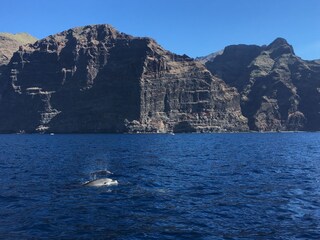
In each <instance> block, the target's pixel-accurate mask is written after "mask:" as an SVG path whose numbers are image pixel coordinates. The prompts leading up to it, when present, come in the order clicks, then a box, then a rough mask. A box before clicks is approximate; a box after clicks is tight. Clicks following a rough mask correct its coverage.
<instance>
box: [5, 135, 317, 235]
mask: <svg viewBox="0 0 320 240" xmlns="http://www.w3.org/2000/svg"><path fill="white" fill-rule="evenodd" d="M319 146H320V133H272V134H271V133H270V134H259V133H240V134H176V135H174V136H173V135H169V134H168V135H167V134H158V135H157V134H144V135H143V134H142V135H99V134H98V135H57V134H56V135H54V136H50V135H0V179H1V185H0V238H1V239H320V148H319ZM99 170H108V171H110V172H112V173H113V174H108V176H107V177H108V178H112V179H113V180H117V181H118V183H119V184H118V185H117V186H109V187H88V186H83V185H82V184H83V183H85V182H87V181H89V180H93V179H94V178H97V177H98V178H99V177H102V176H101V175H99V174H98V176H97V174H94V173H95V172H97V171H99ZM104 177H105V176H104Z"/></svg>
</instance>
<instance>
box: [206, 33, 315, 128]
mask: <svg viewBox="0 0 320 240" xmlns="http://www.w3.org/2000/svg"><path fill="white" fill-rule="evenodd" d="M205 65H206V67H207V68H208V69H209V70H210V72H211V73H212V74H213V75H214V76H217V77H219V78H221V79H222V80H224V81H225V82H226V83H227V84H228V85H229V86H233V87H236V88H237V90H238V91H239V93H240V95H241V108H242V112H243V114H244V115H245V116H246V117H247V118H248V120H249V127H250V129H252V130H258V131H286V130H308V131H315V130H320V114H319V112H320V104H319V103H320V91H319V89H320V64H319V62H317V61H304V60H302V59H301V58H299V57H297V56H296V55H295V53H294V50H293V48H292V46H291V45H289V44H288V43H287V41H286V40H285V39H283V38H278V39H276V40H275V41H274V42H272V43H271V44H270V45H268V46H256V45H233V46H228V47H226V48H225V49H224V51H223V54H221V55H218V56H216V57H215V58H213V59H212V60H210V59H209V60H208V61H207V62H206V63H205Z"/></svg>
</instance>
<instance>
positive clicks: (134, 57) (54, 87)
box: [0, 25, 248, 133]
mask: <svg viewBox="0 0 320 240" xmlns="http://www.w3.org/2000/svg"><path fill="white" fill-rule="evenodd" d="M0 86H1V87H0V94H1V100H0V131H1V132H64V133H68V132H78V133H82V132H171V131H175V132H193V131H196V132H213V131H214V132H215V131H245V130H247V129H248V128H247V120H246V118H244V117H243V116H242V114H241V110H240V104H239V102H240V101H239V95H238V94H237V92H236V90H235V89H233V88H230V87H227V86H226V85H225V83H224V82H223V81H221V80H220V79H219V78H216V77H213V76H212V75H211V74H210V72H209V71H208V70H207V69H206V68H205V67H204V66H203V65H202V64H200V63H198V62H196V61H194V60H193V59H191V58H189V57H187V56H185V55H184V56H180V55H176V54H173V53H170V52H168V51H166V50H164V49H163V48H162V47H161V46H159V45H158V44H157V43H156V42H155V41H154V40H152V39H150V38H139V37H132V36H130V35H127V34H124V33H120V32H118V31H117V30H115V29H114V28H112V27H111V26H110V25H91V26H85V27H79V28H74V29H70V30H67V31H64V32H61V33H59V34H56V35H52V36H49V37H47V38H45V39H42V40H39V41H37V42H36V43H34V44H30V45H26V46H24V47H21V48H20V49H19V51H17V52H16V53H14V55H13V57H12V58H11V60H10V63H9V64H8V65H7V68H6V70H5V72H4V73H3V75H2V77H1V85H0Z"/></svg>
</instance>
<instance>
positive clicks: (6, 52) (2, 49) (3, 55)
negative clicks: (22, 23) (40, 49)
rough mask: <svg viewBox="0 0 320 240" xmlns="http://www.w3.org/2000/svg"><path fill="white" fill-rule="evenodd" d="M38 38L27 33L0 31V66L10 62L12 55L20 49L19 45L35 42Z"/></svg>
mask: <svg viewBox="0 0 320 240" xmlns="http://www.w3.org/2000/svg"><path fill="white" fill-rule="evenodd" d="M35 41H37V39H36V38H34V37H32V36H31V35H29V34H27V33H18V34H10V33H0V66H3V65H6V64H8V63H9V61H10V59H11V57H12V55H13V53H14V52H16V51H17V50H18V49H19V46H21V45H25V44H28V43H34V42H35Z"/></svg>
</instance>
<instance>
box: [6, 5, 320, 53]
mask: <svg viewBox="0 0 320 240" xmlns="http://www.w3.org/2000/svg"><path fill="white" fill-rule="evenodd" d="M0 19H1V20H0V32H11V33H17V32H28V33H30V34H31V35H34V36H36V37H38V38H42V37H45V36H47V35H50V34H54V33H57V32H60V31H63V30H66V29H69V28H72V27H76V26H83V25H88V24H97V23H109V24H111V25H113V26H114V27H115V28H116V29H118V30H119V31H121V32H125V33H128V34H131V35H135V36H148V37H152V38H154V39H156V40H157V42H158V43H159V44H161V45H162V46H163V47H165V48H166V49H168V50H170V51H173V52H175V53H178V54H184V53H185V54H187V55H189V56H191V57H196V56H203V55H207V54H209V53H212V52H215V51H218V50H220V49H223V48H224V47H225V46H226V45H230V44H239V43H245V44H258V45H262V44H268V43H270V42H272V41H273V40H274V39H275V38H276V37H284V38H286V39H287V40H288V42H289V43H290V44H292V45H293V47H294V49H295V52H296V54H297V55H300V56H301V57H302V58H304V59H320V0H86V1H84V0H52V1H46V0H28V1H26V0H21V1H19V0H7V1H2V2H1V9H0Z"/></svg>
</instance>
